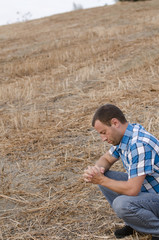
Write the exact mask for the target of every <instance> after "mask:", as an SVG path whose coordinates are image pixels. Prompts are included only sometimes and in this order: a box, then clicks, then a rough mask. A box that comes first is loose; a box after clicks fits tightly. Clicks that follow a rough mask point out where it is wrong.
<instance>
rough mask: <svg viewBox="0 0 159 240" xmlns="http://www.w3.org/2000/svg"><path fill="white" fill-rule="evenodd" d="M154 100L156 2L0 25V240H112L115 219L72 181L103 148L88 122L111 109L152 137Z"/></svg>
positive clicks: (158, 92)
mask: <svg viewBox="0 0 159 240" xmlns="http://www.w3.org/2000/svg"><path fill="white" fill-rule="evenodd" d="M158 97H159V1H158V0H151V1H146V2H127V3H126V2H124V3H118V4H116V5H113V6H105V7H99V8H94V9H87V10H79V11H74V12H70V13H66V14H59V15H54V16H51V17H47V18H43V19H38V20H34V21H28V22H24V23H17V24H12V25H6V26H1V27H0V133H1V134H0V225H1V229H0V239H1V240H39V239H41V240H51V239H52V240H102V239H111V240H113V239H115V237H114V234H113V231H114V229H115V228H117V227H119V226H122V225H123V222H122V221H121V220H120V219H118V218H117V217H116V215H115V214H114V213H113V211H112V209H111V208H110V207H109V205H108V203H107V202H106V200H105V199H104V197H103V195H102V194H101V193H100V192H99V190H98V187H97V186H94V185H89V184H85V183H84V182H83V179H82V174H83V170H84V169H85V168H86V167H87V166H88V165H93V164H94V162H95V161H96V160H97V159H98V158H99V156H101V154H103V153H104V151H106V149H108V148H109V145H108V144H103V143H102V142H101V140H100V137H99V136H98V135H97V133H96V132H95V131H94V129H93V128H92V127H91V120H92V116H93V114H94V111H95V110H96V109H97V108H98V107H99V106H100V105H102V104H105V103H113V104H116V105H117V106H119V107H120V108H121V109H122V110H123V111H124V113H125V115H126V117H127V119H128V120H129V121H130V122H138V123H140V124H142V125H143V126H144V127H145V128H146V129H147V130H148V131H150V132H151V133H152V134H154V135H155V136H156V137H159V100H158ZM114 168H115V169H122V164H121V163H118V164H116V165H115V166H114ZM125 239H127V240H132V239H136V240H139V239H142V240H146V239H150V236H147V235H141V234H139V233H135V234H134V236H133V237H128V238H125Z"/></svg>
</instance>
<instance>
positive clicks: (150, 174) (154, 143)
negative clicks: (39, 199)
mask: <svg viewBox="0 0 159 240" xmlns="http://www.w3.org/2000/svg"><path fill="white" fill-rule="evenodd" d="M92 126H93V127H94V128H95V129H96V131H97V132H98V133H99V134H100V136H101V138H102V140H103V141H107V142H108V143H110V144H111V145H112V146H111V148H110V149H109V151H107V152H106V153H105V154H104V155H103V156H101V157H100V158H99V160H98V161H97V162H96V164H95V165H94V166H88V168H87V169H86V170H85V171H84V175H83V176H84V180H85V181H86V182H88V183H93V184H98V185H99V188H100V190H101V191H102V193H103V194H104V196H105V197H106V199H107V201H108V202H109V203H110V205H111V206H112V208H113V210H114V212H115V213H116V214H117V216H118V217H119V218H121V219H123V221H124V222H125V226H124V227H123V228H122V229H117V230H116V231H115V233H114V234H115V236H116V238H124V237H126V236H129V235H131V234H133V230H136V231H138V232H142V233H147V234H151V235H152V240H157V239H158V240H159V140H158V139H156V138H155V137H154V136H153V135H152V134H150V133H149V132H147V131H146V130H145V129H144V128H143V127H142V126H141V125H139V124H130V123H128V122H127V120H126V118H125V116H124V114H123V112H122V111H121V110H120V109H119V108H118V107H116V106H114V105H112V104H106V105H103V106H101V107H100V108H99V109H97V111H96V112H95V114H94V117H93V120H92ZM119 159H121V160H122V163H123V166H124V168H125V169H126V173H125V172H117V171H111V170H110V168H111V166H112V165H113V164H114V163H115V162H116V161H118V160H119Z"/></svg>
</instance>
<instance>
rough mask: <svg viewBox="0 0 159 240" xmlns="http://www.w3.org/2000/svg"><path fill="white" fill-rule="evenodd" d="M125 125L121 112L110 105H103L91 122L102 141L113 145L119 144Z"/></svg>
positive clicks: (125, 121)
mask: <svg viewBox="0 0 159 240" xmlns="http://www.w3.org/2000/svg"><path fill="white" fill-rule="evenodd" d="M127 125H128V123H127V120H126V118H125V116H124V114H123V112H122V111H121V110H120V109H119V108H118V107H116V106H115V105H112V104H105V105H103V106H101V107H100V108H99V109H97V111H96V112H95V114H94V117H93V120H92V126H93V127H94V128H95V129H96V130H97V132H98V133H99V134H100V135H101V138H102V140H103V141H107V142H108V143H110V144H113V145H118V144H119V143H120V141H121V139H122V137H123V135H124V132H125V130H126V128H127Z"/></svg>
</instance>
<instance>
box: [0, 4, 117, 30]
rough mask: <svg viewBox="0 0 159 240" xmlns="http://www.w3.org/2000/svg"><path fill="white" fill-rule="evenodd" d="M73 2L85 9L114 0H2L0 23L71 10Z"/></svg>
mask: <svg viewBox="0 0 159 240" xmlns="http://www.w3.org/2000/svg"><path fill="white" fill-rule="evenodd" d="M73 3H75V4H81V5H82V7H83V8H84V9H85V8H91V7H98V6H104V5H105V4H108V5H110V4H114V3H115V0H2V1H1V3H0V25H5V24H9V23H14V22H18V21H22V20H26V19H28V20H29V19H35V18H41V17H45V16H50V15H53V14H58V13H63V12H68V11H72V10H73Z"/></svg>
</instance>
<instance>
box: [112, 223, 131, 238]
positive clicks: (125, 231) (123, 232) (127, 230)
mask: <svg viewBox="0 0 159 240" xmlns="http://www.w3.org/2000/svg"><path fill="white" fill-rule="evenodd" d="M133 231H134V230H133V229H132V228H131V227H129V226H124V227H123V228H121V229H117V230H116V231H115V232H114V235H115V237H116V238H124V237H126V236H129V235H132V234H133Z"/></svg>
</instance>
